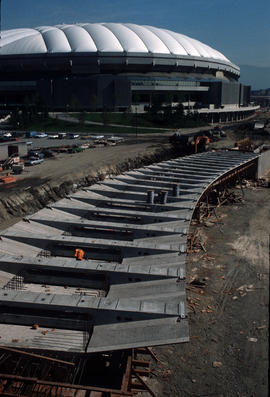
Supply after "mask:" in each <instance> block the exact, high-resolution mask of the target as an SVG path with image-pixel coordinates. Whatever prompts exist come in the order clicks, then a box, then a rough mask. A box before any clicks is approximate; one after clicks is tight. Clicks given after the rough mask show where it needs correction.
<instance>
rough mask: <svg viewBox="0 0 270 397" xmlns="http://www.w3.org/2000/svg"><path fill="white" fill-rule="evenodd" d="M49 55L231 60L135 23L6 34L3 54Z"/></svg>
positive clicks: (178, 36)
mask: <svg viewBox="0 0 270 397" xmlns="http://www.w3.org/2000/svg"><path fill="white" fill-rule="evenodd" d="M47 53H52V54H54V53H57V54H59V53H100V54H102V53H115V54H127V55H129V54H134V53H135V54H142V55H143V54H145V55H146V54H151V55H154V56H161V55H166V56H173V57H200V58H207V59H210V60H216V61H219V62H225V63H229V64H230V61H229V60H228V59H227V58H226V57H225V56H224V55H223V54H221V53H220V52H219V51H217V50H214V49H213V48H211V47H209V46H208V45H206V44H203V43H201V42H200V41H197V40H195V39H192V38H190V37H187V36H185V35H183V34H180V33H175V32H172V31H169V30H166V29H159V28H155V27H152V26H139V25H135V24H131V23H125V24H124V23H79V24H76V25H57V26H41V27H37V28H35V29H28V28H25V29H12V30H6V31H3V32H2V34H1V40H0V55H19V54H21V55H22V54H47Z"/></svg>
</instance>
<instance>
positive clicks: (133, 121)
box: [70, 112, 207, 129]
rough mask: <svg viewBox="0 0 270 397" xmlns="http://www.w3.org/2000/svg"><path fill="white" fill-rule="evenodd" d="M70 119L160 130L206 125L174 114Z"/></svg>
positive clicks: (88, 115)
mask: <svg viewBox="0 0 270 397" xmlns="http://www.w3.org/2000/svg"><path fill="white" fill-rule="evenodd" d="M70 115H71V116H72V117H74V118H76V119H77V120H81V121H82V120H84V121H92V122H95V123H102V124H103V125H109V124H119V125H123V126H133V127H135V126H136V125H137V126H138V127H141V128H143V127H147V128H153V129H156V128H161V129H172V128H173V129H175V128H194V127H202V126H205V125H207V123H206V122H205V121H203V120H201V119H198V117H197V118H196V117H195V116H192V115H190V116H184V115H182V117H179V118H178V116H177V115H175V114H171V115H167V117H166V116H163V115H150V114H149V113H140V114H136V113H111V112H103V113H102V112H100V113H86V112H81V113H71V114H70Z"/></svg>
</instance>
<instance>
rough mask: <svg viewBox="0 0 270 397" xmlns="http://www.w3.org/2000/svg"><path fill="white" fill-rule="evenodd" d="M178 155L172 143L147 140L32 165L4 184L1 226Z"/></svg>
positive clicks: (0, 191)
mask: <svg viewBox="0 0 270 397" xmlns="http://www.w3.org/2000/svg"><path fill="white" fill-rule="evenodd" d="M101 149H104V150H101ZM177 156H179V152H177V151H176V150H175V149H173V148H172V147H171V146H170V145H166V144H163V145H160V144H155V145H153V144H149V143H148V144H146V143H144V144H136V145H121V146H119V147H112V148H97V149H94V150H91V151H88V152H83V153H78V154H75V155H74V154H73V155H68V154H67V155H62V156H60V157H57V158H56V159H52V160H47V161H46V162H45V163H43V164H41V165H40V166H37V167H35V168H33V167H32V168H31V169H30V168H28V169H27V170H26V173H25V174H24V175H22V176H19V178H18V181H17V182H16V184H15V185H8V186H2V187H0V229H2V230H3V229H5V228H7V227H9V226H10V225H12V224H14V223H16V222H17V221H18V220H19V219H20V218H22V217H24V216H27V215H30V214H33V213H35V212H37V211H38V210H40V209H41V208H44V207H45V206H46V205H48V204H49V203H52V202H55V201H57V200H59V199H61V198H63V197H65V196H66V195H68V194H69V193H71V192H74V191H76V190H77V189H80V188H81V187H86V186H91V185H93V184H94V183H96V182H97V181H101V180H104V179H105V178H106V177H108V176H111V175H119V174H121V173H122V172H125V171H128V170H131V169H134V168H139V167H141V166H144V165H149V164H152V163H155V162H160V161H162V160H168V159H170V158H173V157H177Z"/></svg>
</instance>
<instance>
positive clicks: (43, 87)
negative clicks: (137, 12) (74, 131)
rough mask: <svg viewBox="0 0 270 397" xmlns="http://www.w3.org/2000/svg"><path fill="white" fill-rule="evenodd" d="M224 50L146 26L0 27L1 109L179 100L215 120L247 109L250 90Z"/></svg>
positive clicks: (139, 105) (118, 107) (113, 106)
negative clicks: (39, 104) (36, 104)
mask: <svg viewBox="0 0 270 397" xmlns="http://www.w3.org/2000/svg"><path fill="white" fill-rule="evenodd" d="M239 76H240V69H239V67H238V66H236V65H234V64H233V63H231V62H230V61H229V60H228V59H227V58H226V57H225V56H224V55H223V54H221V53H220V52H218V51H216V50H214V49H213V48H211V47H209V46H207V45H206V44H203V43H201V42H199V41H197V40H195V39H192V38H190V37H187V36H185V35H183V34H179V33H175V32H172V31H169V30H166V29H159V28H155V27H152V26H139V25H134V24H129V23H126V24H122V23H91V24H90V23H81V24H76V25H57V26H53V27H50V26H43V27H38V28H35V29H13V30H7V31H3V32H2V34H1V40H0V107H1V109H11V108H14V107H17V108H18V106H19V107H20V106H23V105H26V104H29V103H30V104H31V102H33V101H34V100H36V98H40V100H41V102H42V103H43V104H44V106H46V107H47V108H48V110H52V111H63V110H104V109H107V110H112V111H126V110H131V111H132V110H133V111H134V109H135V107H136V111H143V110H144V109H145V108H146V107H147V106H149V105H150V106H151V104H152V103H153V102H154V101H155V100H158V101H161V102H163V103H173V104H177V103H183V104H184V105H185V106H186V107H188V109H189V110H194V109H196V111H199V112H201V113H206V114H209V113H211V114H212V115H213V114H214V113H217V114H218V115H219V116H218V117H219V119H220V117H222V114H223V113H224V114H225V116H224V117H228V114H229V113H230V112H233V113H235V114H236V113H237V114H240V113H241V112H246V114H247V113H249V112H250V111H252V110H251V108H248V106H249V102H250V87H249V86H244V85H242V84H240V83H239V82H238V78H239Z"/></svg>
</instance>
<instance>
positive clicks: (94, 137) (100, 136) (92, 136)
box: [90, 135, 104, 139]
mask: <svg viewBox="0 0 270 397" xmlns="http://www.w3.org/2000/svg"><path fill="white" fill-rule="evenodd" d="M90 138H92V139H103V138H104V135H90Z"/></svg>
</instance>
